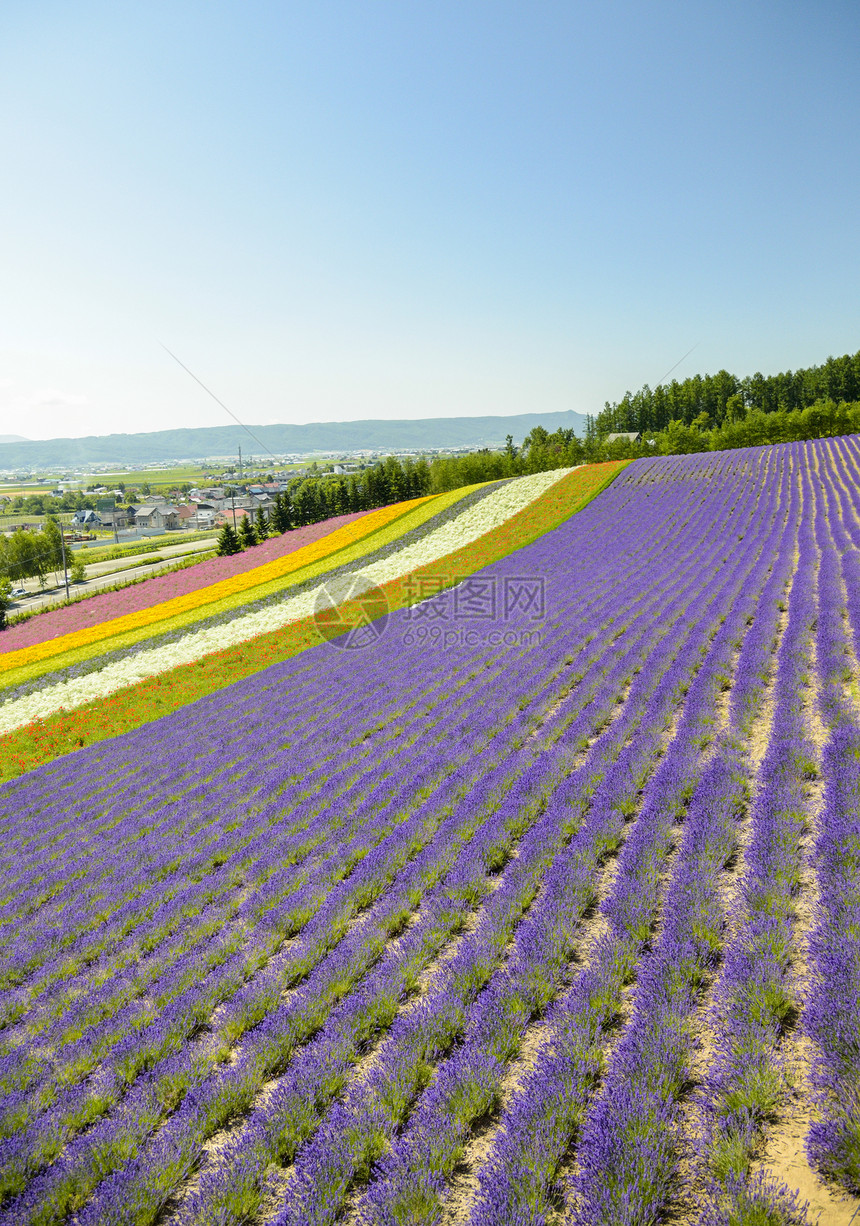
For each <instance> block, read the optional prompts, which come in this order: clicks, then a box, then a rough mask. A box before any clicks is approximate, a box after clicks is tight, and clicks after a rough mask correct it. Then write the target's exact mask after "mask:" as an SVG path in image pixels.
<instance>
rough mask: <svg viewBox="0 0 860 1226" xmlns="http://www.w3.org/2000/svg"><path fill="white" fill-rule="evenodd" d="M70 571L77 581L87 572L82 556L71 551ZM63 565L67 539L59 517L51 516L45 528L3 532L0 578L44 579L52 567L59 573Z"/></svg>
mask: <svg viewBox="0 0 860 1226" xmlns="http://www.w3.org/2000/svg"><path fill="white" fill-rule="evenodd" d="M66 562H67V565H68V567H69V571H70V574H71V575H72V577H73V578H74V579H75V580H76V581H77V580H78V579H79V578H80V577H82V576H83V573H84V566H83V563H82V562H81V559H80V558H79V557H78V556H77V555H75V554H72V553H67V555H66ZM62 569H63V541H62V536H61V535H60V527H59V524H58V523H57V522H56V520H53V519H49V520H48V521H47V522H46V523H45V526H44V528H43V529H42V531H41V532H24V531H18V532H12V533H11V534H10V535H8V536H7V535H5V534H3V533H0V579H5V580H8V581H10V582H12V583H20V582H21V580H22V579H33V578H35V579H38V580H39V582H40V583H42V582H44V579H45V576H46V575H47V574H49V573H50V572H51V571H53V572H54V574H55V575H57V574H58V573H59V572H60V571H61V570H62Z"/></svg>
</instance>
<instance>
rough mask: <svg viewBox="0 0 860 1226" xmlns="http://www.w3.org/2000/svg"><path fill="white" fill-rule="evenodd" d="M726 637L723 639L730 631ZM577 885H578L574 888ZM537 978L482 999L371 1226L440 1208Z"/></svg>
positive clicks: (378, 1192) (612, 798)
mask: <svg viewBox="0 0 860 1226" xmlns="http://www.w3.org/2000/svg"><path fill="white" fill-rule="evenodd" d="M742 582H743V580H742V579H741V580H739V581H736V583H735V586H734V589H733V591H732V592H731V596H730V599H731V598H733V597H734V596H736V595H737V592H738V590H739V588H740V586H741V583H742ZM724 601H725V598H724ZM688 631H689V632H691V637H694V636H695V629H694V627H692V626H691V627H689V628H688ZM712 633H713V631H712ZM723 637H724V638H725V637H726V633H725V631H723ZM697 654H698V644H696V650H695V652H692V653H690V654H689V657H688V658H689V667H690V669H691V670H692V671H693V672H695V670H696V668H697V667H698V663H699V661H698V660H697V659H696V656H697ZM679 667H680V666H679ZM711 684H712V685H713V684H714V682H713V681H712V682H711ZM667 697H668V702H667V704H666V707H665V710H666V712H667V713H668V712H669V711H671V709H672V707H673V706H674V703H675V702H676V701H677V697H676V693H675V692H674V691H673V692H670V693H669V694H668V695H667ZM659 705H660V704H659V702H658V701H657V700H656V696H655V698H652V699H651V702H650V704H649V719H650V718H651V714H650V712H651V710H652V709H654V710H656V709H659ZM705 718H707V717H706V716H703V720H704V719H705ZM660 724H661V721H660V720H659V719H658V720H657V723H656V724H655V727H654V731H653V732H652V734H651V739H650V741H646V742H645V743H644V744H643V746H642V749H641V750H640V751H638V753H639V754H640V755H641V763H642V766H645V767H646V768H647V767H649V766H651V765H653V759H654V757H655V756H658V755H659V752H660V750H659V746H660V737H659V734H658V731H657V729H658V728H659V727H660ZM631 766H632V764H630V765H628V764H626V763H625V770H627V771H629V775H627V774H622V775H621V777H620V779H619V781H618V782H619V784H620V788H621V790H620V791H619V792H618V793H617V794H610V795H608V796H607V797H606V798H605V799H603V798H601V803H603V804H606V805H608V807H609V808H617V809H618V810H619V811H620V812H624V811H628V809H629V806H630V805H631V802H632V801H633V800H634V798H635V792H636V790H637V785H638V783H639V779H638V777H637V775H636V773H635V771H634V770H632V769H631ZM641 768H642V767H641V766H640V769H641ZM630 781H633V790H632V793H631V791H630V788H629V783H630ZM625 785H628V786H625ZM595 801H597V797H595ZM594 869H595V864H594V863H593V859H592V858H589V857H588V856H587V855H586V854H585V853H584V852H583V851H582V849H580V848H576V849H575V856H574V862H573V864H572V865H568V864H567V857H566V856H563V857H560V859H559V860H558V861H557V863H556V866H554V868H553V870H552V874H551V877H554V876H555V875H556V872H557V871H558V872H560V873H561V874H562V879H563V880H566V882H567V884H568V885H569V886H570V888H583V883H584V882H586V881H590V882H593V880H594ZM579 874H583V876H582V880H581V882H579V881H577V877H578V875H579ZM574 882H576V883H577V884H576V887H574V885H573V883H574ZM569 922H570V921H569V920H568V923H569ZM549 948H550V951H551V952H550V955H549V959H550V962H552V961H553V959H554V957H555V955H556V950H555V944H554V943H553V941H552V940H551V941H550V946H549ZM540 975H541V967H540V961H539V956H538V953H537V950H536V949H532V950H531V954H530V958H529V960H528V963H527V964H525V965H524V966H523V968H522V971H521V976H522V979H523V981H524V986H523V987H522V988H519V987H517V986H514V985H513V983H512V980H513V979H514V976H513V973H512V972H505V975H504V976H503V977H502V979H501V981H500V984H499V985H498V986H497V987H496V990H495V991H494V984H493V983H491V984H490V987H489V988H488V989H487V993H486V994H485V995H486V997H487V1003H486V1006H485V1005H484V1003H483V1002H482V1005H481V1010H480V1015H479V1017H478V1018H476V1019H475V1022H474V1023H473V1024H474V1026H475V1033H474V1035H473V1036H472V1037H471V1038H470V1040H469V1042H468V1043H467V1044H466V1045H465V1046H464V1047H463V1048H461V1049H460V1050H459V1051H458V1053H457V1054H456V1056H455V1057H454V1058H453V1059H452V1060H450V1061H448V1062H447V1064H446V1065H445V1066H443V1068H442V1070H441V1071H440V1076H439V1078H438V1080H437V1081H436V1083H435V1084H434V1087H433V1090H432V1093H430V1094H429V1095H428V1096H425V1098H424V1099H422V1100H421V1102H420V1104H419V1106H418V1109H417V1110H416V1112H415V1114H414V1115H413V1117H412V1119H411V1120H410V1125H409V1128H408V1130H407V1132H406V1133H405V1134H404V1135H403V1137H402V1138H400V1139H399V1140H398V1141H397V1142H396V1143H395V1145H394V1148H393V1150H392V1151H391V1154H390V1155H388V1156H387V1157H386V1158H385V1159H384V1160H383V1161H382V1163H381V1164H380V1171H381V1172H382V1177H381V1182H380V1183H377V1184H376V1185H374V1186H373V1187H372V1188H371V1191H370V1193H369V1194H368V1197H367V1198H366V1201H365V1202H364V1208H363V1210H362V1213H363V1220H364V1218H366V1219H367V1221H373V1222H377V1221H378V1222H389V1221H394V1220H396V1219H397V1218H398V1215H403V1214H404V1213H406V1211H407V1210H406V1206H408V1205H418V1204H421V1205H422V1206H423V1207H424V1210H425V1212H428V1213H430V1212H431V1210H430V1206H431V1205H433V1204H434V1203H435V1200H436V1199H437V1198H438V1196H439V1195H441V1191H442V1189H443V1188H444V1186H445V1181H444V1174H445V1173H446V1172H448V1171H450V1169H451V1168H452V1165H453V1163H454V1162H455V1161H456V1156H457V1154H458V1152H459V1145H460V1143H461V1141H462V1139H463V1136H464V1132H465V1130H467V1129H468V1126H469V1124H470V1123H471V1120H472V1118H474V1114H472V1113H479V1112H480V1111H481V1110H482V1109H485V1108H486V1107H487V1105H488V1102H491V1101H492V1095H493V1093H495V1091H496V1088H497V1085H498V1080H499V1078H500V1076H501V1073H502V1071H503V1064H502V1061H503V1060H504V1059H505V1058H507V1056H508V1055H509V1054H510V1053H509V1052H508V1050H507V1049H508V1048H509V1047H512V1046H513V1045H515V1044H516V1043H517V1042H518V1037H519V1030H520V1029H521V1026H522V1025H523V1024H524V1022H525V1021H526V1020H527V1019H528V1017H529V1016H531V1014H532V1012H533V1011H534V1010H535V1009H537V1008H542V1007H544V1006H545V1004H546V1003H547V1001H542V1000H540V999H537V998H535V997H534V984H533V979H534V978H537V977H538V976H540ZM552 979H553V976H551V975H550V976H549V977H548V978H547V977H546V976H544V977H543V978H542V979H541V983H542V984H545V983H546V982H548V981H552ZM485 1015H486V1016H485ZM488 1096H490V1097H489V1098H488Z"/></svg>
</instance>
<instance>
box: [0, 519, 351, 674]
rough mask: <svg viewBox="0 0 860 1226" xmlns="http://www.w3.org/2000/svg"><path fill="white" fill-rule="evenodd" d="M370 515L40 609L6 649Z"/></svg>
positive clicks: (203, 580)
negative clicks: (52, 607)
mask: <svg viewBox="0 0 860 1226" xmlns="http://www.w3.org/2000/svg"><path fill="white" fill-rule="evenodd" d="M365 514H367V512H365V511H355V512H352V513H351V514H349V515H338V516H335V517H334V518H333V519H327V520H323V521H321V522H320V523H316V524H310V525H308V526H307V527H305V528H294V529H292V530H290V531H288V532H286V533H283V534H281V535H276V536H273V537H269V539H268V540H267V541H265V542H264V543H263V544H262V545H257V546H255V547H254V548H253V549H246V550H244V551H243V552H241V553H237V554H231V555H229V556H227V557H214V558H208V559H207V560H206V561H205V562H199V561H196V562H195V563H194V565H193V567H187V568H185V569H184V570H181V571H173V572H171V573H170V574H167V575H162V574H158V575H152V576H150V577H148V578H147V579H146V580H145V581H142V582H141V581H138V582H136V583H134V584H132V585H131V586H129V587H124V588H123V589H121V590H120V591H107V592H104V591H101V592H95V593H90V594H88V595H86V596H85V597H84V598H83V599H76V600H73V601H72V603H71V604H70V605H63V606H62V607H61V608H58V609H52V610H50V611H48V612H43V613H39V615H38V616H37V617H30V618H28V619H27V621H25V622H22V623H19V624H17V625H15V626H10V627H8V628H7V630H6V631H5V632H4V634H3V636H2V641H0V653H2V652H6V651H12V650H14V649H17V648H19V647H29V646H31V645H32V644H33V643H40V642H42V641H43V640H46V639H52V638H56V637H57V636H58V635H61V634H67V633H69V632H70V631H72V630H81V629H83V628H85V627H86V626H91V625H94V624H95V623H96V622H102V621H108V620H110V619H111V618H114V617H118V616H120V615H122V614H125V613H134V612H137V611H138V609H144V608H147V607H148V606H150V605H155V604H161V603H162V602H163V601H164V600H167V599H168V598H170V597H172V596H179V595H183V594H184V593H185V592H190V591H194V590H196V589H197V588H199V587H205V586H206V585H207V584H210V583H215V582H217V581H218V580H220V579H229V578H231V577H232V576H233V575H236V574H240V573H242V572H243V571H248V570H253V569H254V568H255V567H257V566H260V565H262V563H263V562H264V561H266V562H270V561H272V560H273V559H275V558H279V557H281V556H283V555H284V554H286V553H290V552H292V551H293V550H295V549H298V548H300V547H301V546H302V545H309V544H313V543H314V542H316V541H318V540H319V539H320V537H323V536H326V535H328V534H329V533H331V532H333V531H334V530H335V529H336V528H341V527H344V526H345V525H347V524H353V523H357V522H358V520H360V519H361V518H362V517H363V516H364V515H365Z"/></svg>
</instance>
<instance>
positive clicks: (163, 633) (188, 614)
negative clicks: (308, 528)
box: [0, 486, 492, 702]
mask: <svg viewBox="0 0 860 1226" xmlns="http://www.w3.org/2000/svg"><path fill="white" fill-rule="evenodd" d="M482 488H483V489H485V490H486V491H487V492H489V491H490V490H491V489H492V487H491V486H484V487H480V486H479V487H475V486H472V487H466V488H464V489H460V490H455V491H452V492H450V493H447V494H438V495H436V496H435V497H434V498H429V499H423V500H421V502H420V505H418V506H416V505H415V503H414V502H413V503H397V504H395V506H393V507H386V508H383V510H384V511H385V512H386V513H387V516H386V518H387V522H383V523H382V525H381V526H380V520H379V519H376V521H375V522H376V526H375V527H373V525H371V527H372V529H373V530H371V531H365V532H364V534H363V535H362V536H361V537H360V538H359V539H358V540H354V541H352V542H348V543H346V544H343V537H342V536H341V535H340V534H338V533H333V534H332V535H331V537H326V538H324V539H323V540H322V541H320V542H319V543H318V545H316V546H315V547H313V548H309V549H306V550H301V551H297V552H296V553H295V554H292V555H290V557H288V558H284V559H281V562H280V568H281V570H282V572H283V573H281V574H277V573H276V574H275V577H274V578H273V577H271V576H272V564H268V565H267V566H265V567H257V568H256V569H255V570H254V571H251V572H249V573H248V575H245V576H239V577H238V578H237V579H235V580H232V581H225V582H223V583H221V584H217V585H212V586H210V587H208V588H205V589H203V590H202V591H201V592H200V593H198V594H197V598H196V599H195V594H194V593H192V594H191V595H189V596H188V597H186V598H184V600H177V601H167V602H165V603H164V604H161V605H158V606H156V607H155V608H154V609H152V610H149V611H145V612H143V613H142V614H140V615H138V617H137V618H133V617H132V618H129V619H118V620H117V621H114V622H111V623H108V624H107V625H106V626H105V627H99V626H96V627H94V628H93V630H92V631H90V632H89V633H87V632H81V635H80V636H79V639H78V640H77V642H76V643H75V642H74V641H73V636H71V635H70V636H67V638H64V639H57V640H54V643H53V650H52V644H50V643H49V644H46V645H45V651H44V652H40V649H39V647H38V646H37V647H34V648H33V649H32V652H33V654H34V655H36V656H37V657H38V656H41V658H35V659H32V660H30V661H29V662H26V663H23V664H21V665H19V666H18V667H17V668H9V669H7V670H6V671H5V672H3V671H2V670H3V660H2V658H0V702H2V701H3V694H2V691H3V690H8V689H11V688H13V687H15V688H17V687H18V686H19V685H21V684H22V683H26V682H27V681H30V680H34V679H38V678H40V677H42V676H47V675H48V674H54V673H55V672H56V671H57V670H58V669H63V670H65V669H68V668H70V667H72V666H74V665H76V664H80V663H83V662H85V661H87V660H92V659H95V658H99V657H101V656H102V655H103V654H104V653H105V652H109V651H122V650H124V649H126V648H130V647H136V646H141V647H143V648H144V649H147V648H149V647H150V646H152V645H153V644H152V640H153V639H155V640H160V641H161V642H165V643H167V642H169V643H176V642H178V641H179V639H180V638H181V637H182V636H183V635H184V634H186V633H187V632H188V631H196V630H200V629H201V628H203V627H207V628H208V627H209V626H211V625H213V624H219V625H221V624H225V623H226V622H227V621H232V620H233V619H234V618H235V616H236V614H237V613H246V612H248V611H249V608H251V609H261V608H263V607H268V606H269V605H271V604H273V603H280V602H281V601H282V600H283V598H284V595H285V593H286V592H287V590H288V589H289V590H292V589H296V588H301V587H303V586H306V585H307V583H308V582H309V581H310V580H312V579H315V578H317V577H319V576H320V575H328V574H329V573H330V572H331V570H332V569H333V568H334V567H340V566H343V565H344V564H347V563H355V562H359V563H361V564H363V563H364V560H365V558H366V557H367V556H368V554H371V553H376V551H377V550H378V549H379V547H380V546H382V545H388V544H391V543H397V542H398V541H399V540H400V539H401V538H402V537H404V536H407V535H409V534H410V533H411V532H413V531H418V532H419V535H420V536H422V537H423V535H424V534H425V533H426V531H427V524H428V521H433V523H434V524H435V523H436V521H437V518H438V516H439V515H440V514H441V513H443V512H444V511H446V510H447V509H448V508H449V507H451V506H452V505H453V504H457V505H459V504H460V503H462V502H463V501H464V500H465V499H467V497H468V496H469V494H470V493H472V492H474V491H475V490H480V489H482ZM398 508H399V513H397V511H398ZM373 514H374V515H377V514H380V515H381V512H380V513H377V512H374V513H373ZM367 519H370V516H368V517H367ZM183 604H184V605H185V606H186V607H183ZM216 619H217V620H216ZM120 621H124V622H125V623H126V628H125V630H124V632H118V633H113V634H108V631H109V630H110V629H111V627H117V626H119V625H120ZM135 621H137V623H138V624H136V625H135V624H134V623H135ZM129 623H131V626H130V628H129ZM120 628H121V627H120ZM81 640H83V641H81ZM67 642H72V645H71V646H70V647H68V648H65V647H64V644H66V643H67Z"/></svg>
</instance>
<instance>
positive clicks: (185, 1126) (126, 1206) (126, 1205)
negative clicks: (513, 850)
mask: <svg viewBox="0 0 860 1226" xmlns="http://www.w3.org/2000/svg"><path fill="white" fill-rule="evenodd" d="M521 858H522V851H521ZM517 863H518V864H519V863H520V861H518V862H517ZM216 1118H217V1117H216ZM188 1128H189V1125H188V1122H187V1121H186V1122H185V1124H184V1125H183V1131H184V1133H186V1134H187V1133H188ZM186 1140H187V1137H186ZM111 1195H112V1196H114V1197H115V1195H116V1193H115V1192H113V1193H111ZM123 1205H124V1207H123V1209H122V1210H121V1213H124V1212H127V1211H128V1204H127V1202H125V1201H123ZM98 1212H100V1213H104V1212H105V1208H104V1206H103V1205H102V1206H101V1207H100V1209H99V1211H98ZM117 1212H118V1213H119V1215H120V1216H121V1213H120V1211H119V1210H118V1211H117Z"/></svg>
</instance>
